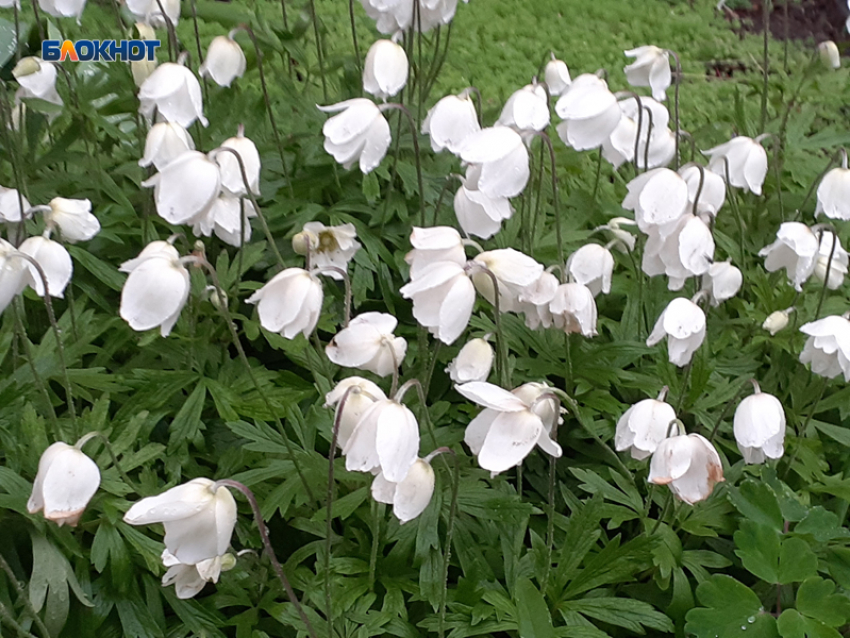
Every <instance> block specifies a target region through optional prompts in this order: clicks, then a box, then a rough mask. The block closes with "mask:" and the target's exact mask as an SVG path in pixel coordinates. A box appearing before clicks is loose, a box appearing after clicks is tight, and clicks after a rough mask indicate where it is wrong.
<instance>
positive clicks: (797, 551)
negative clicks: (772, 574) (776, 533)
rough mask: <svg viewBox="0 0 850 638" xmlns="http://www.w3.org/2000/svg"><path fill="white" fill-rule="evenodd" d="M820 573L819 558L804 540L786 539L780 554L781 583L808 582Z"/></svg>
mask: <svg viewBox="0 0 850 638" xmlns="http://www.w3.org/2000/svg"><path fill="white" fill-rule="evenodd" d="M817 573H818V557H817V556H815V553H814V552H813V551H812V548H811V547H809V544H808V543H807V542H806V541H804V540H803V539H802V538H786V539H785V540H783V541H782V550H781V551H780V552H779V582H780V583H781V584H782V585H787V584H789V583H796V582H799V581H801V580H806V579H807V578H810V577H812V576H816V575H817Z"/></svg>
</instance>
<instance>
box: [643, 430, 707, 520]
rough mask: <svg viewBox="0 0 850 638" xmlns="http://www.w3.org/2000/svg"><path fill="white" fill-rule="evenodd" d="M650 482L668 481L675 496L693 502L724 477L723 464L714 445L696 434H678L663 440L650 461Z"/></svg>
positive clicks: (663, 482) (660, 483)
mask: <svg viewBox="0 0 850 638" xmlns="http://www.w3.org/2000/svg"><path fill="white" fill-rule="evenodd" d="M648 480H649V482H650V483H655V484H656V485H669V486H670V489H671V490H672V492H673V494H675V495H676V497H677V498H679V499H680V500H682V501H684V502H685V503H688V504H690V505H693V504H694V503H698V502H700V501H704V500H705V499H707V498H708V497H709V496H711V492H712V491H713V490H714V486H715V484H717V483H720V482H721V481H723V465H722V464H721V462H720V455H718V454H717V450H716V449H715V448H714V446H713V445H712V444H711V443H710V442H709V441H708V439H706V438H705V437H703V436H700V435H699V434H687V435H686V434H679V435H677V436H671V437H670V438H668V439H665V440H664V441H662V442H661V443H660V444H659V446H658V448H657V449H656V450H655V453H654V454H653V455H652V460H651V461H650V464H649V478H648Z"/></svg>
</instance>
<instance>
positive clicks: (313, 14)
mask: <svg viewBox="0 0 850 638" xmlns="http://www.w3.org/2000/svg"><path fill="white" fill-rule="evenodd" d="M307 6H308V8H309V10H310V21H311V22H312V23H313V35H314V37H315V38H316V56H317V57H318V58H319V75H321V76H322V99H323V100H324V101H325V103H327V101H328V81H327V79H326V78H325V53H324V51H323V50H322V36H321V33H320V29H319V18H318V17H317V16H316V3H315V1H314V0H309V2H308V3H307Z"/></svg>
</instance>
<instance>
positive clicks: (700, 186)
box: [691, 164, 705, 217]
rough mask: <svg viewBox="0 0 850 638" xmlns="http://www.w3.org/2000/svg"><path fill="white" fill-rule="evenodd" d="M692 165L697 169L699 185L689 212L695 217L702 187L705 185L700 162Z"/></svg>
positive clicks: (703, 170)
mask: <svg viewBox="0 0 850 638" xmlns="http://www.w3.org/2000/svg"><path fill="white" fill-rule="evenodd" d="M694 166H696V167H697V168H698V169H699V185H698V186H697V192H696V195H695V196H694V206H693V209H692V210H691V214H693V216H694V217H696V216H697V212H698V209H699V198H700V196H701V195H702V188H703V186H705V168H704V167H703V165H702V164H694Z"/></svg>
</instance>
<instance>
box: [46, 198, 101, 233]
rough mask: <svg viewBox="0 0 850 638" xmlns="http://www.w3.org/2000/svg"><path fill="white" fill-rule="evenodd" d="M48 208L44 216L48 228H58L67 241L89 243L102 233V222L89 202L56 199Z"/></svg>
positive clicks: (84, 200) (85, 200) (51, 201)
mask: <svg viewBox="0 0 850 638" xmlns="http://www.w3.org/2000/svg"><path fill="white" fill-rule="evenodd" d="M48 206H49V210H48V211H45V214H44V221H45V223H46V224H47V228H48V230H50V229H53V228H55V227H57V226H58V227H59V230H60V231H61V233H62V239H64V240H65V241H67V242H69V243H72V244H73V243H76V242H78V241H87V240H89V239H91V238H92V237H94V236H95V235H97V234H98V233H99V232H100V222H99V221H98V220H97V217H95V216H94V215H92V213H91V202H90V201H89V200H87V199H65V198H64V197H54V198H53V199H51V200H50V204H49V205H48Z"/></svg>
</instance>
